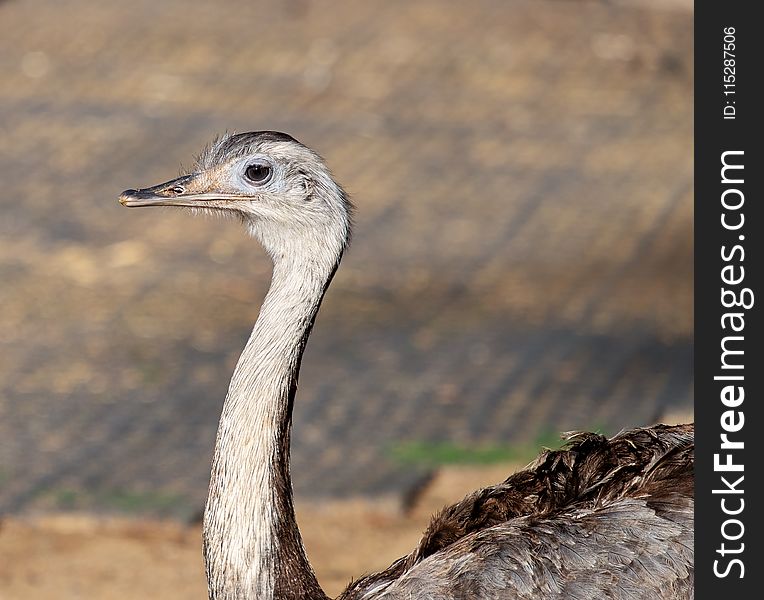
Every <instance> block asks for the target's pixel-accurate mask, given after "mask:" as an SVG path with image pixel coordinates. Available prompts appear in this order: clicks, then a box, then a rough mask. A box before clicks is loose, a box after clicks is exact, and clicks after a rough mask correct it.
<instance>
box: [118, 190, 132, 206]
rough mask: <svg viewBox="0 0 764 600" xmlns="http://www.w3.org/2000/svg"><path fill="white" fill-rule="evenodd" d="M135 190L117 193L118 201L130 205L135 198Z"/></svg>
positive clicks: (123, 204)
mask: <svg viewBox="0 0 764 600" xmlns="http://www.w3.org/2000/svg"><path fill="white" fill-rule="evenodd" d="M135 195H136V190H125V191H124V192H122V193H121V194H120V195H119V203H120V204H121V205H122V206H130V202H131V201H132V200H135Z"/></svg>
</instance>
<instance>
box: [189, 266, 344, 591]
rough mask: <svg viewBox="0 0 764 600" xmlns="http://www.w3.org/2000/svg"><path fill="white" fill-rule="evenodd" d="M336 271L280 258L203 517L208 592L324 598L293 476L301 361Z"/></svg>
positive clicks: (227, 406)
mask: <svg viewBox="0 0 764 600" xmlns="http://www.w3.org/2000/svg"><path fill="white" fill-rule="evenodd" d="M334 269H336V264H335V265H334V266H333V267H332V268H331V269H327V270H326V272H325V273H322V272H321V270H320V269H317V268H316V267H315V265H313V267H312V268H306V267H302V268H301V267H299V266H297V265H295V264H294V263H291V264H285V263H284V262H281V261H278V260H277V261H276V263H275V265H274V273H273V280H272V282H271V288H270V290H269V292H268V294H267V295H266V297H265V300H264V302H263V306H262V309H261V311H260V316H259V318H258V320H257V322H256V323H255V327H254V329H253V331H252V335H251V336H250V338H249V340H248V342H247V345H246V347H245V349H244V352H243V353H242V355H241V357H240V359H239V362H238V364H237V366H236V369H235V371H234V375H233V378H232V379H231V384H230V387H229V390H228V395H227V397H226V400H225V402H224V404H223V411H222V415H221V418H220V424H219V427H218V434H217V441H216V444H215V453H214V457H213V461H212V473H211V480H210V488H209V496H208V499H207V507H206V510H205V515H204V531H203V536H204V555H205V564H206V569H207V580H208V586H209V594H210V598H214V599H215V600H223V599H225V600H229V599H234V598H236V599H237V600H241V599H243V598H258V599H260V598H262V599H264V600H265V599H271V598H283V599H292V598H301V599H305V600H307V599H316V598H321V599H324V598H326V596H325V595H324V593H323V592H322V591H321V588H320V587H319V585H318V581H317V580H316V577H315V574H314V573H313V570H312V568H311V567H310V563H309V562H308V559H307V556H306V554H305V550H304V548H303V544H302V539H301V537H300V532H299V530H298V528H297V522H296V519H295V514H294V505H293V498H292V483H291V478H290V474H289V441H290V430H291V424H292V404H293V402H294V396H295V392H296V390H297V379H298V375H299V369H300V362H301V360H302V354H303V350H304V348H305V344H306V342H307V339H308V336H309V334H310V331H311V329H312V326H313V321H314V319H315V316H316V313H317V312H318V308H319V305H320V303H321V300H322V298H323V295H324V292H325V290H326V288H327V287H328V284H329V281H330V280H331V277H332V275H333V273H334Z"/></svg>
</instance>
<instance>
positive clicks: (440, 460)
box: [388, 429, 597, 467]
mask: <svg viewBox="0 0 764 600" xmlns="http://www.w3.org/2000/svg"><path fill="white" fill-rule="evenodd" d="M592 431H597V429H593V430H592ZM563 445H564V441H563V440H562V439H561V438H560V434H559V433H558V432H555V431H544V432H541V433H539V434H538V435H537V436H536V437H535V438H534V440H533V441H532V442H529V443H526V444H503V445H500V444H493V445H474V446H467V445H461V444H454V443H452V442H423V441H409V442H402V443H400V444H397V445H396V446H393V447H392V448H390V450H389V452H388V456H389V457H390V458H391V459H392V460H394V461H395V462H397V463H399V464H405V465H416V466H425V467H438V466H443V465H491V464H497V463H504V462H518V463H523V464H526V463H529V462H530V461H532V460H533V459H534V458H535V457H536V456H538V455H539V453H540V452H541V451H542V450H543V449H544V448H549V449H552V450H556V449H558V448H561V447H562V446H563Z"/></svg>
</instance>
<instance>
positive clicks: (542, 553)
mask: <svg viewBox="0 0 764 600" xmlns="http://www.w3.org/2000/svg"><path fill="white" fill-rule="evenodd" d="M119 201H120V203H121V204H122V205H124V206H126V207H150V206H170V207H185V208H189V209H192V211H193V212H201V213H210V214H222V215H231V216H235V217H236V218H238V219H239V220H240V221H241V222H242V223H243V225H244V226H245V228H246V229H247V230H248V232H249V233H250V234H251V235H252V236H253V237H254V238H256V239H257V240H258V241H259V242H260V244H261V245H262V246H263V248H264V249H265V251H266V252H267V253H268V255H269V256H270V258H271V260H272V262H273V272H272V278H271V284H270V287H269V290H268V292H267V294H266V296H265V298H264V300H263V302H262V306H261V309H260V313H259V316H258V318H257V320H256V322H255V325H254V327H253V329H252V333H251V335H250V337H249V338H248V340H247V342H246V344H245V346H244V350H243V352H242V354H241V356H240V358H239V360H238V363H237V365H236V367H235V369H234V373H233V376H232V379H231V381H230V384H229V388H228V393H227V395H226V397H225V400H224V402H223V407H222V412H221V416H220V421H219V425H218V431H217V436H216V440H215V450H214V454H213V459H212V465H211V473H210V483H209V489H208V497H207V502H206V507H205V510H204V517H203V526H202V546H203V554H204V563H205V571H206V576H207V582H208V594H209V598H210V599H212V600H234V599H236V600H245V599H246V600H249V599H254V598H258V599H265V600H270V599H276V598H278V599H287V600H297V599H300V600H326V599H327V596H326V594H325V593H324V592H323V590H322V588H321V586H320V585H319V582H318V579H317V577H316V574H315V572H314V570H313V568H312V567H311V565H310V562H309V560H308V557H307V554H306V551H305V548H304V544H303V541H302V537H301V535H300V530H299V528H298V526H297V521H296V518H295V508H294V500H293V492H292V483H291V475H290V467H289V451H290V435H291V426H292V412H293V406H294V402H295V396H296V392H297V383H298V378H299V372H300V364H301V361H302V356H303V351H304V349H305V346H306V343H307V341H308V337H309V335H310V333H311V330H312V329H313V326H314V322H315V319H316V315H317V313H318V310H319V307H320V305H321V302H322V299H323V298H324V294H325V292H326V290H327V288H328V286H329V284H330V283H331V281H332V278H333V276H334V274H335V272H336V270H337V268H338V266H339V264H340V260H341V258H342V256H343V253H344V251H345V249H346V248H347V246H348V243H349V239H350V234H351V222H352V218H353V212H354V207H353V205H352V204H351V202H350V200H349V197H348V195H347V194H346V193H345V191H344V190H343V188H342V187H341V186H340V184H339V183H338V182H337V181H336V180H335V178H334V177H333V175H332V174H331V172H330V171H329V168H328V167H327V166H326V163H325V161H324V160H323V159H322V158H321V157H320V156H319V155H318V154H317V153H316V152H315V151H313V150H312V149H310V148H308V147H307V146H305V145H303V144H302V143H300V142H298V141H297V140H296V139H294V138H293V137H291V136H290V135H288V134H285V133H280V132H276V131H254V132H248V133H230V134H226V135H224V136H222V137H219V138H216V139H215V140H214V141H213V142H212V143H210V144H208V145H207V146H206V147H205V148H204V150H203V151H202V152H201V153H200V154H199V156H198V157H197V160H196V162H195V164H194V165H193V166H192V168H190V169H189V170H187V171H186V172H185V173H184V174H182V175H181V176H180V177H177V178H175V179H172V180H170V181H168V182H165V183H162V184H159V185H155V186H153V187H148V188H142V189H129V190H125V191H124V192H122V194H121V195H120V197H119ZM693 469H694V425H693V424H686V425H675V426H669V425H654V426H651V427H641V428H635V429H631V430H625V431H622V432H621V433H619V434H617V435H615V436H613V437H610V438H608V437H605V436H603V435H600V434H598V433H591V432H578V433H571V434H569V435H568V437H567V444H566V445H565V446H564V447H563V448H561V449H558V450H549V449H547V450H544V451H542V453H541V454H540V455H539V456H538V457H537V458H536V459H535V460H534V461H533V462H532V463H531V464H529V465H528V466H527V467H526V468H524V469H522V470H520V471H518V472H516V473H514V474H512V475H510V476H509V477H508V478H507V479H506V480H505V481H503V482H502V483H499V484H497V485H493V486H488V487H486V488H483V489H479V490H477V491H475V492H473V493H471V494H469V495H468V496H467V497H465V498H464V499H463V500H461V501H459V502H457V503H456V504H454V505H452V506H450V507H446V508H444V509H443V510H442V511H441V512H439V513H438V514H436V515H435V516H434V517H433V518H432V520H431V522H430V524H429V526H428V527H427V529H426V531H425V532H424V534H423V536H422V538H421V540H420V542H419V543H418V545H417V547H416V548H415V549H414V550H413V551H412V552H411V553H410V554H409V555H407V556H404V557H402V558H399V559H398V560H396V561H394V562H393V563H392V564H391V566H390V567H389V568H387V569H386V570H384V571H381V572H379V573H376V574H369V575H364V576H362V577H360V578H359V579H356V580H354V581H351V582H350V584H349V585H348V587H347V588H346V590H345V591H344V592H343V593H342V594H341V595H340V596H339V597H338V598H339V599H342V600H360V599H367V600H371V599H381V598H385V599H390V600H393V599H403V598H407V599H408V598H423V599H428V600H435V599H438V600H441V599H452V600H456V599H472V598H475V599H478V598H496V599H526V598H534V599H541V600H544V599H553V598H575V599H582V600H583V599H590V598H591V599H594V598H612V599H625V598H629V599H632V598H650V599H669V598H671V599H677V598H691V597H692V596H693V589H694V569H693V507H694V500H693V491H694V487H693V486H694V482H693Z"/></svg>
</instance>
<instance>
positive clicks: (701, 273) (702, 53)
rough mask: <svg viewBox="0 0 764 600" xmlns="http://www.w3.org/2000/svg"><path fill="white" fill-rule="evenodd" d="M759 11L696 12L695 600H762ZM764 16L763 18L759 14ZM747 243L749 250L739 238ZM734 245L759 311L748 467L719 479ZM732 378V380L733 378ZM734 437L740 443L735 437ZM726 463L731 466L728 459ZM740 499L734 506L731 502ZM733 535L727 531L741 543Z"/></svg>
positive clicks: (751, 316) (741, 0) (751, 325)
mask: <svg viewBox="0 0 764 600" xmlns="http://www.w3.org/2000/svg"><path fill="white" fill-rule="evenodd" d="M756 8H760V5H759V3H758V2H751V1H750V0H725V1H722V0H704V1H702V2H696V3H695V41H694V44H695V98H694V100H695V419H696V490H695V496H696V514H695V570H696V590H695V594H696V595H695V597H696V598H697V599H699V600H704V599H706V598H708V599H711V598H713V599H717V598H729V599H735V600H738V599H744V598H760V597H762V596H761V595H760V594H761V593H762V592H761V590H762V589H763V588H764V586H762V584H761V582H760V579H761V578H762V577H763V576H764V564H763V563H762V560H764V548H762V546H763V545H764V543H763V540H762V529H761V526H760V521H761V519H760V518H759V517H758V515H759V513H760V512H763V511H764V503H762V494H761V493H760V492H759V493H757V492H756V491H755V487H758V488H759V489H762V488H763V487H764V486H762V485H761V480H760V475H761V472H762V468H761V464H762V459H761V458H760V457H758V456H757V455H758V454H759V452H760V449H759V444H762V445H764V439H762V440H760V439H757V438H761V437H762V431H764V429H763V425H764V423H762V418H761V412H762V411H761V405H762V403H764V397H763V396H762V385H761V381H762V379H763V378H764V360H763V359H762V355H763V354H764V353H762V352H761V351H760V346H761V344H762V343H764V338H762V326H761V320H762V319H761V310H760V308H759V306H760V305H761V304H762V303H764V288H762V286H761V281H762V270H764V262H762V256H761V250H760V249H758V250H757V246H758V247H759V248H764V243H762V242H763V241H764V240H762V237H763V236H762V233H763V232H764V218H763V217H762V210H761V205H762V202H764V196H762V185H761V180H762V178H763V177H764V165H763V164H762V152H761V144H762V141H761V139H760V138H761V136H762V135H764V131H762V120H761V117H760V113H761V111H762V110H764V99H763V98H762V93H761V89H762V85H761V84H760V81H761V79H762V78H764V69H763V68H762V67H764V52H762V49H763V48H764V26H762V22H761V21H760V20H759V19H757V18H756V16H755V15H754V11H755V9H756ZM757 12H758V11H757ZM725 27H734V28H735V38H736V43H735V46H736V47H735V67H736V68H735V75H736V78H735V84H736V86H735V94H734V98H730V97H729V96H727V97H725V95H724V87H723V79H722V78H723V66H724V65H723V62H722V61H723V59H724V57H723V39H724V28H725ZM732 99H734V106H735V111H736V117H735V119H734V120H732V119H726V120H725V119H724V118H723V117H724V115H723V109H724V106H725V105H726V101H727V100H732ZM727 150H742V151H744V158H743V160H744V165H745V167H744V180H745V181H744V183H743V184H741V185H740V186H735V187H739V188H740V190H741V191H742V192H743V193H744V195H745V204H744V206H743V208H742V210H741V212H743V213H745V225H744V226H743V228H742V229H741V230H740V231H738V232H735V233H734V234H733V233H731V232H729V231H725V230H724V229H723V227H722V226H721V213H722V210H723V208H722V206H721V194H722V192H723V190H724V189H727V187H729V186H723V185H722V182H721V181H722V178H721V167H722V164H721V154H722V152H724V151H727ZM740 234H742V235H744V236H745V240H744V242H740V241H739V239H738V238H739V235H740ZM735 243H742V244H743V245H744V247H745V259H744V262H742V263H738V264H741V265H742V266H744V268H745V280H744V283H743V284H741V285H740V286H739V287H749V288H751V290H752V291H753V293H754V295H755V304H754V306H753V307H752V308H751V309H750V310H746V311H745V330H744V336H745V341H744V342H743V344H742V347H743V349H744V351H745V355H744V364H745V368H744V375H745V381H744V382H743V385H744V388H745V400H744V402H743V404H742V405H741V406H740V407H739V410H742V411H743V412H744V415H745V417H744V418H745V424H744V426H743V429H742V430H741V431H740V432H738V433H737V434H734V438H735V439H737V440H743V441H744V443H745V448H744V449H743V450H738V451H735V458H734V460H735V462H741V461H742V463H743V464H744V467H745V470H744V472H742V473H727V474H725V473H719V472H715V471H714V454H717V453H722V455H723V454H724V453H725V452H726V451H722V450H720V444H721V438H720V434H721V433H724V430H723V429H722V427H721V423H720V419H721V417H722V413H723V412H724V411H725V410H729V408H728V407H725V406H724V405H723V404H722V403H721V401H720V391H721V388H722V386H723V384H722V383H721V382H719V381H715V380H714V376H715V375H717V374H721V369H720V355H721V339H722V337H723V335H729V334H730V332H727V333H723V330H722V325H721V318H722V314H723V313H724V312H725V310H729V309H724V308H723V307H722V305H721V288H722V286H724V285H725V284H724V283H723V282H722V280H721V268H722V266H723V265H724V264H727V263H724V262H723V261H722V258H721V247H722V245H726V246H727V248H730V247H731V246H732V245H734V244H735ZM727 373H729V371H727ZM730 437H733V434H730ZM721 460H722V462H723V461H724V460H725V458H724V457H723V458H722V459H721ZM724 475H727V476H728V479H729V480H731V481H734V480H735V479H737V477H739V476H740V475H744V476H745V479H744V481H743V485H741V486H738V487H742V488H743V489H744V494H743V496H742V497H743V498H744V500H745V508H744V510H743V512H742V513H741V514H740V515H737V517H736V518H738V519H740V520H741V521H742V522H743V524H744V526H745V532H744V534H743V536H742V538H740V540H738V541H736V542H735V541H725V540H724V539H723V536H722V525H723V523H724V521H725V519H728V518H731V517H730V516H728V515H725V514H724V513H723V512H722V508H721V499H722V498H724V497H725V495H723V494H714V493H713V490H715V489H720V488H724V484H723V482H722V481H721V479H720V477H721V476H724ZM726 497H727V498H729V501H728V502H729V504H728V506H729V507H730V508H732V507H736V506H738V505H739V502H738V500H737V498H740V496H737V495H735V496H733V495H727V496H726ZM733 498H735V500H733ZM734 530H735V527H734V526H731V527H729V529H728V531H729V533H732V534H733V535H734ZM723 542H724V543H725V544H726V546H727V547H728V548H735V547H736V545H739V544H740V543H743V544H744V545H745V547H744V550H743V551H742V552H741V553H740V554H739V555H734V556H733V555H732V554H727V556H726V557H724V556H722V555H721V554H720V553H719V550H720V548H721V544H722V543H723ZM736 557H739V558H740V559H741V560H742V561H743V564H744V567H745V573H744V577H743V578H740V577H739V575H740V569H739V568H737V567H734V568H732V569H731V571H730V573H729V575H728V576H727V577H718V576H717V575H716V574H715V573H714V561H715V560H719V561H720V562H719V563H717V568H718V570H720V571H724V570H725V569H726V566H727V563H728V562H729V561H730V560H731V559H732V558H736Z"/></svg>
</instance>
